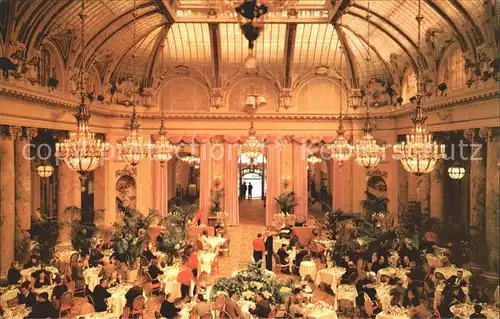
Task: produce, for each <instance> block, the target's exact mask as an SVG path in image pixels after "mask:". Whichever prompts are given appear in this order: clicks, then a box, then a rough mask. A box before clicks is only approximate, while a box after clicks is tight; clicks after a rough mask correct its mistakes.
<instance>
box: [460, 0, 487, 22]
mask: <svg viewBox="0 0 500 319" xmlns="http://www.w3.org/2000/svg"><path fill="white" fill-rule="evenodd" d="M459 2H460V4H461V5H462V6H463V7H464V8H465V9H467V11H468V12H469V14H470V15H471V17H472V19H474V21H475V22H476V24H477V25H482V24H483V23H484V21H485V15H484V10H485V6H486V4H485V3H484V0H459Z"/></svg>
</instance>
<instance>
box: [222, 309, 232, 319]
mask: <svg viewBox="0 0 500 319" xmlns="http://www.w3.org/2000/svg"><path fill="white" fill-rule="evenodd" d="M219 318H220V319H232V318H231V316H230V315H229V313H227V312H226V311H225V310H221V311H220V313H219Z"/></svg>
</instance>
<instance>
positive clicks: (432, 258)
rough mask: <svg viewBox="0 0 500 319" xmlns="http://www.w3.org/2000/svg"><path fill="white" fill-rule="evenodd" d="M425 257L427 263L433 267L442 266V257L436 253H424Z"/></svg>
mask: <svg viewBox="0 0 500 319" xmlns="http://www.w3.org/2000/svg"><path fill="white" fill-rule="evenodd" d="M425 258H426V259H427V263H428V264H429V266H431V267H434V268H439V267H443V258H444V257H442V256H438V255H436V254H426V255H425Z"/></svg>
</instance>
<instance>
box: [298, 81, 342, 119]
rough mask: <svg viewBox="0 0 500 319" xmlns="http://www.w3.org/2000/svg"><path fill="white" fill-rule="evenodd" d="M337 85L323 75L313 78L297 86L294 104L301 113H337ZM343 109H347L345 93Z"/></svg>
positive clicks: (338, 109)
mask: <svg viewBox="0 0 500 319" xmlns="http://www.w3.org/2000/svg"><path fill="white" fill-rule="evenodd" d="M339 89H340V88H339V85H338V84H337V83H335V82H333V81H332V80H330V79H328V78H324V77H318V78H313V79H311V80H309V81H307V82H306V83H304V84H303V85H302V86H301V87H299V88H298V90H297V93H296V95H295V102H294V105H295V106H296V107H297V112H302V113H338V112H339V111H340V108H339V94H340V90H339ZM343 101H344V102H343V108H342V109H343V111H344V112H345V111H346V110H347V105H346V104H345V101H346V100H345V95H344V97H343Z"/></svg>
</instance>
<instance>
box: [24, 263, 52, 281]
mask: <svg viewBox="0 0 500 319" xmlns="http://www.w3.org/2000/svg"><path fill="white" fill-rule="evenodd" d="M41 269H42V267H40V266H35V267H30V268H26V269H23V270H21V276H22V277H23V279H22V280H23V281H33V280H34V279H33V277H32V276H31V275H32V274H33V273H35V272H37V271H39V270H41ZM44 269H45V270H46V271H47V272H50V273H51V274H52V275H55V274H57V273H58V272H59V270H57V268H56V267H52V266H45V267H44Z"/></svg>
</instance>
